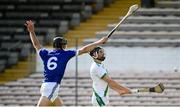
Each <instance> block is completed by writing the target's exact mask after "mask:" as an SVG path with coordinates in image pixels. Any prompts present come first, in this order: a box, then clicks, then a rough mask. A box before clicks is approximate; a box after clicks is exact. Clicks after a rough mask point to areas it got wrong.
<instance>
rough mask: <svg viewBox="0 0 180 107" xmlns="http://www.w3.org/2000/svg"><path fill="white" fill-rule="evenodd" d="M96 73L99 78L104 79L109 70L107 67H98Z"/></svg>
mask: <svg viewBox="0 0 180 107" xmlns="http://www.w3.org/2000/svg"><path fill="white" fill-rule="evenodd" d="M96 74H97V76H98V77H99V78H101V79H102V78H103V77H104V76H106V74H107V72H106V70H105V69H102V68H98V69H97V72H96Z"/></svg>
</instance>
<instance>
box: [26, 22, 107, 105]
mask: <svg viewBox="0 0 180 107" xmlns="http://www.w3.org/2000/svg"><path fill="white" fill-rule="evenodd" d="M25 26H26V27H27V30H28V32H29V36H30V39H31V42H32V44H33V46H34V48H35V49H36V51H37V52H38V54H39V56H40V57H41V59H42V61H43V64H44V81H43V83H42V85H41V90H40V91H41V97H40V99H39V101H38V104H37V106H49V105H52V104H53V105H55V106H62V100H61V98H60V97H58V91H59V87H60V83H61V80H62V78H63V76H64V72H65V68H66V64H67V63H68V61H69V60H70V59H71V58H72V57H74V56H75V55H81V54H84V53H88V52H90V51H91V50H92V49H94V48H95V47H96V46H97V45H100V44H103V43H105V42H106V41H107V40H108V38H107V37H103V38H102V39H100V40H98V41H96V42H94V43H91V44H88V45H86V46H84V47H82V48H81V49H79V50H65V48H66V45H67V41H66V40H65V39H64V38H62V37H55V38H54V39H53V49H52V50H47V49H45V48H43V47H42V46H41V44H40V43H39V40H38V39H37V37H36V34H35V31H34V29H35V28H34V23H33V22H32V21H31V20H29V21H26V23H25Z"/></svg>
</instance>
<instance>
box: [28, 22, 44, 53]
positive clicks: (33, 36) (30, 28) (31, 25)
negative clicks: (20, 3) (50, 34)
mask: <svg viewBox="0 0 180 107" xmlns="http://www.w3.org/2000/svg"><path fill="white" fill-rule="evenodd" d="M25 26H26V27H27V30H28V32H29V36H30V39H31V42H32V44H33V46H34V48H35V49H36V51H38V50H39V49H41V45H40V43H39V40H38V39H37V37H36V34H35V32H34V23H33V22H32V21H31V20H29V21H26V23H25Z"/></svg>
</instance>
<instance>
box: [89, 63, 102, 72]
mask: <svg viewBox="0 0 180 107" xmlns="http://www.w3.org/2000/svg"><path fill="white" fill-rule="evenodd" d="M99 68H100V66H99V65H98V64H97V63H95V62H93V63H92V65H91V69H92V70H93V71H95V70H98V69H99Z"/></svg>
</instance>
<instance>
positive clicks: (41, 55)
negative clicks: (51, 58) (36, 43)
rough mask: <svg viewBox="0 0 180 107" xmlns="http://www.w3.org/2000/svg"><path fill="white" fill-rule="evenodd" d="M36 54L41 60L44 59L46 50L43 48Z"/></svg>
mask: <svg viewBox="0 0 180 107" xmlns="http://www.w3.org/2000/svg"><path fill="white" fill-rule="evenodd" d="M38 53H39V56H40V57H41V58H44V57H45V56H46V55H47V54H48V50H47V49H45V48H42V49H40V50H39V52H38Z"/></svg>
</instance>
